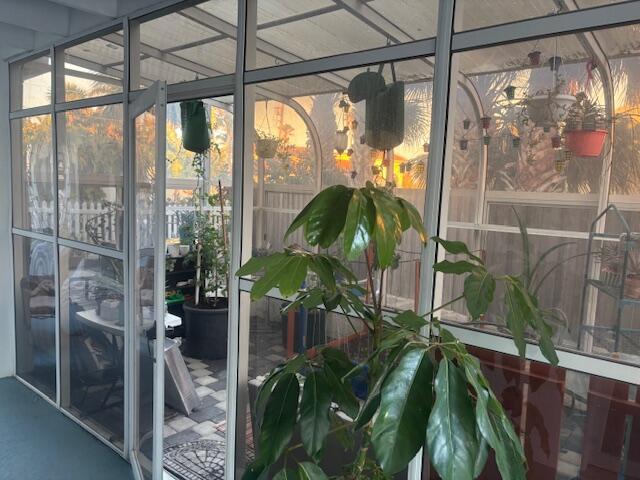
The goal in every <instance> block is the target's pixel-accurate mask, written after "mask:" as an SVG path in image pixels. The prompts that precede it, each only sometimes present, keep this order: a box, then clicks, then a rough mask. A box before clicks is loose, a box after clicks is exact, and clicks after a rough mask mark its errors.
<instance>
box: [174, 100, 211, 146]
mask: <svg viewBox="0 0 640 480" xmlns="http://www.w3.org/2000/svg"><path fill="white" fill-rule="evenodd" d="M180 126H181V128H182V146H183V147H184V149H185V150H188V151H190V152H193V153H200V154H202V153H204V152H206V151H207V150H209V148H210V147H211V136H210V133H209V122H208V121H207V112H206V110H205V108H204V103H203V102H202V100H189V101H186V102H180Z"/></svg>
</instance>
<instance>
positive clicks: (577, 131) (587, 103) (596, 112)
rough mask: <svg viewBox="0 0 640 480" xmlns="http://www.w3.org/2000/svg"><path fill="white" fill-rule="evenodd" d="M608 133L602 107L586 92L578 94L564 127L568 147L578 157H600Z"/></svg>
mask: <svg viewBox="0 0 640 480" xmlns="http://www.w3.org/2000/svg"><path fill="white" fill-rule="evenodd" d="M607 133H608V132H607V130H606V118H605V115H604V111H603V109H602V107H600V106H599V105H598V104H596V103H595V102H593V101H591V100H590V99H589V98H588V97H587V95H586V94H585V93H582V92H581V93H579V94H578V95H576V101H575V103H574V104H573V106H572V107H571V109H570V111H569V114H568V116H567V121H566V125H565V128H564V135H565V144H566V146H567V148H568V149H569V150H571V151H572V152H573V154H574V155H576V156H578V157H599V156H600V154H601V153H602V148H603V147H604V141H605V139H606V137H607Z"/></svg>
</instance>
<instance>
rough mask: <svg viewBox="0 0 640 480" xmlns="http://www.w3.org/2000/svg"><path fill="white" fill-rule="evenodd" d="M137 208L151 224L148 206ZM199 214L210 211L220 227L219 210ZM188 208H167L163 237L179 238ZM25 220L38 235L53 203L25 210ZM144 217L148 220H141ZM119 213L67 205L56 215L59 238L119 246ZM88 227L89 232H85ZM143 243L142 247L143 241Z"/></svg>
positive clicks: (96, 205)
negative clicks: (183, 214)
mask: <svg viewBox="0 0 640 480" xmlns="http://www.w3.org/2000/svg"><path fill="white" fill-rule="evenodd" d="M137 206H138V208H141V210H140V211H139V213H138V214H139V215H141V217H142V218H141V221H142V222H143V223H146V224H147V225H152V224H153V210H152V208H151V206H150V205H137ZM203 210H204V211H205V212H206V211H210V212H211V213H212V216H213V221H214V223H215V224H220V218H221V216H220V208H216V207H211V206H206V207H204V208H203ZM193 211H194V209H193V206H191V205H175V204H167V205H166V213H165V225H166V237H167V239H176V238H179V237H180V234H179V231H178V230H179V227H180V214H181V213H183V212H184V213H186V212H193ZM224 215H225V218H226V221H227V223H228V222H229V218H230V216H231V207H225V209H224ZM29 217H30V218H29V220H30V224H31V226H32V228H34V229H38V230H40V231H42V230H45V229H46V227H51V226H52V225H54V222H55V218H54V206H53V202H46V201H42V202H37V203H35V204H32V205H31V208H30V209H29ZM145 217H148V218H147V219H146V220H145ZM123 219H124V216H123V213H122V210H121V209H115V208H114V207H112V206H105V205H104V204H103V202H77V201H76V202H69V203H68V204H67V205H66V206H65V208H61V211H60V224H59V228H60V235H61V236H63V237H65V238H71V239H74V240H78V241H81V242H87V243H95V239H94V238H91V237H92V235H93V236H94V237H97V238H99V239H100V241H101V242H104V243H105V244H108V245H114V246H121V242H122V240H121V237H122V223H123ZM87 225H89V228H87ZM143 243H146V242H145V240H143Z"/></svg>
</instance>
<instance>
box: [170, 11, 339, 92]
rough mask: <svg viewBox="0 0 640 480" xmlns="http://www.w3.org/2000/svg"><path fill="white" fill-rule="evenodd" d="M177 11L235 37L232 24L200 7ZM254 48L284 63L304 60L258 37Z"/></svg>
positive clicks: (330, 76)
mask: <svg viewBox="0 0 640 480" xmlns="http://www.w3.org/2000/svg"><path fill="white" fill-rule="evenodd" d="M178 13H179V14H180V15H182V16H183V17H185V18H188V19H189V20H192V21H194V22H196V23H199V24H200V25H203V26H205V27H208V28H211V29H213V30H215V31H217V32H220V33H223V34H225V35H228V36H229V37H232V38H236V35H237V29H236V27H235V26H234V25H231V24H230V23H227V22H225V21H224V20H221V19H219V18H218V17H216V16H214V15H211V14H210V13H208V12H205V11H204V10H202V9H200V8H197V7H190V8H185V9H184V10H182V11H180V12H178ZM256 49H257V50H258V51H260V52H262V53H266V54H267V55H270V56H272V57H275V58H277V59H279V60H281V61H283V62H285V63H295V62H300V61H302V60H305V59H304V58H302V57H299V56H297V55H295V54H293V53H291V52H287V51H286V50H284V49H282V48H279V47H276V46H275V45H273V44H271V43H269V42H266V41H264V40H261V39H259V38H257V39H256ZM319 76H320V77H322V78H324V79H325V80H327V81H328V82H331V83H333V84H334V85H336V86H337V87H340V88H345V87H346V86H347V85H348V84H349V82H348V81H347V80H346V79H344V78H343V77H341V76H340V75H337V74H335V73H322V74H319Z"/></svg>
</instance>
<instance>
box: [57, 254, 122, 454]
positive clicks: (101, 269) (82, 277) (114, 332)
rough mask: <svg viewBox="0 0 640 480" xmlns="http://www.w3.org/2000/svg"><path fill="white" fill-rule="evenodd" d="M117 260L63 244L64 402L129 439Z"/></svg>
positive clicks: (99, 427) (98, 426)
mask: <svg viewBox="0 0 640 480" xmlns="http://www.w3.org/2000/svg"><path fill="white" fill-rule="evenodd" d="M123 273H124V272H123V265H122V262H121V261H120V260H116V259H113V258H109V257H104V256H101V255H96V254H93V253H89V252H83V251H80V250H75V249H73V248H67V247H60V337H61V340H60V361H61V372H62V384H61V403H62V407H63V408H65V409H67V410H68V411H70V412H71V413H72V414H74V415H75V416H76V417H78V418H80V419H81V420H82V421H83V422H84V423H86V424H87V425H89V426H90V427H92V428H93V429H94V430H96V431H97V432H98V433H100V434H101V435H102V436H103V437H104V438H106V439H107V440H109V441H110V442H112V443H114V444H115V445H116V446H118V447H119V448H122V447H123V441H124V398H125V397H124V330H125V326H124V318H125V314H124V283H123V282H124V279H123Z"/></svg>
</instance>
